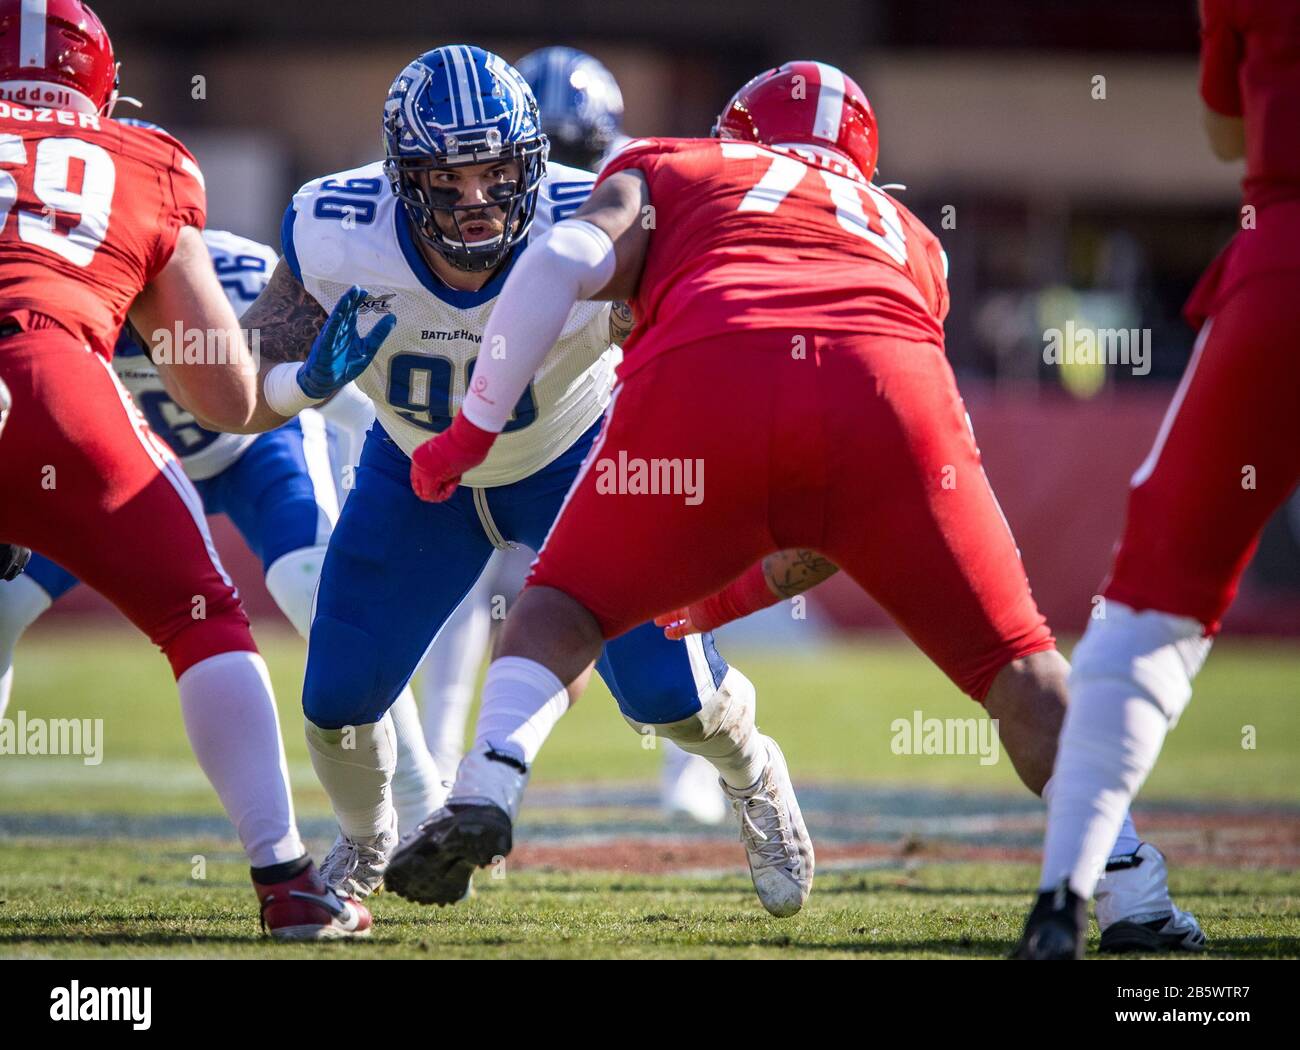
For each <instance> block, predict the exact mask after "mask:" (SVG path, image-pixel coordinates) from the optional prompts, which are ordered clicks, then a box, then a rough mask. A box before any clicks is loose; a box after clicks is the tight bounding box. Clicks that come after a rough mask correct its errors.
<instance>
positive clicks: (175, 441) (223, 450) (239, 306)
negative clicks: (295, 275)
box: [113, 230, 279, 481]
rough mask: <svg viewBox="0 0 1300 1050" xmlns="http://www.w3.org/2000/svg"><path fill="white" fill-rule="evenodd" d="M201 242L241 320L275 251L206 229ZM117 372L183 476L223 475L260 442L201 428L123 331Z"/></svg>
mask: <svg viewBox="0 0 1300 1050" xmlns="http://www.w3.org/2000/svg"><path fill="white" fill-rule="evenodd" d="M203 241H204V243H205V244H206V245H207V246H208V252H209V253H210V254H211V255H212V265H213V267H214V268H215V269H216V271H217V277H218V279H219V280H220V281H221V287H222V288H224V289H225V291H226V298H227V299H229V300H230V305H231V306H233V307H234V308H235V315H236V316H237V317H238V316H240V315H242V314H243V312H244V311H245V310H247V309H248V308H249V307H250V306H252V305H253V301H254V300H255V299H256V298H257V297H258V296H259V295H261V293H262V289H263V288H265V287H266V283H267V281H269V280H270V279H271V271H272V270H274V269H275V264H276V262H278V261H279V256H278V255H277V254H276V252H275V249H274V248H269V247H267V246H266V245H265V244H259V243H258V242H257V241H250V240H249V239H248V238H247V237H239V236H237V235H236V234H233V233H226V232H225V231H224V230H204V231H203ZM113 370H114V371H115V372H116V373H117V377H118V378H119V379H120V380H121V381H122V385H123V386H125V387H126V389H127V390H128V391H130V393H131V398H132V400H134V401H135V403H136V405H137V406H138V407H139V409H140V411H141V412H143V413H144V416H145V418H146V419H147V420H148V421H149V425H150V426H151V427H152V428H153V430H154V431H155V433H157V434H158V436H159V437H161V438H162V439H163V440H164V441H166V442H167V444H168V445H170V446H171V449H172V451H173V452H175V453H176V456H177V458H178V459H179V460H180V461H181V465H182V466H183V467H184V468H185V473H186V474H188V475H189V476H190V477H191V478H193V479H194V480H195V481H202V480H203V479H205V478H211V477H214V476H215V475H217V474H220V473H221V472H222V471H223V470H225V469H226V468H227V467H228V466H230V464H232V463H234V462H235V460H237V459H238V458H239V457H240V456H242V455H243V454H244V452H245V451H246V450H247V449H248V446H249V445H251V444H252V443H253V442H254V441H256V440H257V435H256V434H217V433H214V432H213V431H211V430H204V429H203V428H202V427H201V426H199V424H198V421H197V420H196V419H195V418H194V417H193V416H192V415H191V414H190V413H189V412H187V411H186V410H185V409H183V408H181V406H180V405H178V404H177V403H176V402H175V401H173V400H172V399H171V395H170V394H168V393H167V391H166V389H165V388H164V387H163V382H162V379H161V378H160V377H159V375H158V369H157V368H156V367H154V363H153V362H152V361H151V360H149V355H148V354H147V353H146V352H145V351H144V349H143V348H142V347H141V346H140V344H139V343H137V342H136V341H135V339H134V338H133V337H132V336H131V334H130V333H129V332H128V331H127V330H126V329H125V328H124V329H123V331H122V335H121V336H119V337H118V341H117V347H116V349H115V350H114V351H113Z"/></svg>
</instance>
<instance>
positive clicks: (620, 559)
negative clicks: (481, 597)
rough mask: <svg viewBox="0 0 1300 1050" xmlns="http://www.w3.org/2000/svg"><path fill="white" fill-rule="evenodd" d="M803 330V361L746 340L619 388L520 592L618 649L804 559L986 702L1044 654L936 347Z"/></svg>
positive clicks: (1040, 626) (764, 339)
mask: <svg viewBox="0 0 1300 1050" xmlns="http://www.w3.org/2000/svg"><path fill="white" fill-rule="evenodd" d="M799 334H800V335H801V337H802V340H801V343H802V345H804V346H805V347H806V353H805V354H803V355H800V356H796V355H795V353H792V347H793V346H795V345H797V344H796V343H794V342H793V336H794V333H783V332H746V333H743V334H739V333H738V334H736V335H732V336H727V337H723V338H713V339H709V340H706V341H702V342H698V343H694V344H691V345H689V346H684V347H680V348H677V349H674V350H671V351H668V352H666V353H663V354H661V355H660V356H658V357H654V358H652V359H651V360H649V361H648V362H647V363H646V364H645V365H644V366H642V367H641V368H640V369H639V370H637V371H635V372H634V373H633V374H632V375H630V376H629V377H627V378H626V379H625V380H624V381H623V382H622V383H621V384H620V386H619V388H618V390H617V391H616V393H615V398H614V401H613V403H612V404H611V406H610V411H609V414H608V416H607V417H606V421H605V427H604V429H603V431H602V433H601V436H600V437H599V438H598V439H597V443H596V444H595V445H594V446H593V447H592V450H591V453H590V454H589V455H588V457H587V460H586V462H585V464H584V466H583V469H582V471H581V473H580V474H579V475H578V478H577V479H576V480H575V482H574V486H573V488H572V489H571V490H570V492H569V497H568V500H567V502H566V503H565V505H564V507H563V508H562V509H561V512H560V514H559V516H558V518H557V520H556V522H555V524H554V525H553V527H552V531H551V533H550V535H549V536H548V537H547V540H546V543H545V545H544V546H543V548H542V550H541V552H540V554H539V556H538V559H537V562H536V563H535V565H534V568H533V573H532V576H531V577H530V579H529V584H530V585H531V586H539V585H540V586H547V587H554V588H557V589H559V590H561V591H564V592H565V593H567V594H569V595H570V596H572V597H573V598H574V599H576V600H577V601H579V602H581V603H582V604H583V605H584V606H586V608H587V609H589V610H590V611H591V612H592V614H593V615H594V616H595V617H596V619H597V620H598V621H599V623H600V626H601V630H602V632H603V633H604V635H605V637H606V638H612V637H614V636H616V635H619V634H621V633H623V632H624V631H626V630H628V629H630V628H631V627H633V626H635V625H637V624H639V623H642V622H644V621H646V620H649V619H650V618H651V617H653V616H655V615H656V614H658V613H662V612H667V611H669V610H671V609H676V608H680V607H682V606H685V605H688V604H689V603H691V602H693V601H697V600H699V599H701V598H704V597H706V596H708V595H709V594H712V593H713V592H715V591H717V590H719V589H721V588H722V587H723V586H725V585H726V584H727V583H729V582H730V581H731V580H733V579H734V578H735V577H736V576H738V575H739V574H740V573H741V572H743V571H744V570H745V569H747V568H749V566H751V565H752V564H754V563H755V562H756V561H758V560H759V559H760V558H762V557H764V556H765V555H767V554H769V553H771V552H772V551H776V550H781V549H786V548H796V547H798V548H812V549H815V550H817V551H819V552H821V553H822V554H823V555H825V556H826V557H828V558H830V559H831V560H832V561H834V562H835V563H836V564H837V565H838V566H839V567H840V568H841V569H842V570H843V571H844V572H847V573H848V574H849V575H850V576H851V577H852V578H853V579H854V580H855V581H856V582H857V583H858V584H859V585H860V586H861V587H862V588H863V589H864V590H866V591H867V592H868V593H869V594H870V595H871V596H872V597H873V598H875V599H876V601H878V602H879V603H880V604H881V605H882V606H883V607H884V608H885V609H886V610H887V611H888V612H889V613H890V614H891V615H892V616H893V618H894V619H895V620H896V621H897V623H898V624H899V626H901V627H902V629H903V630H904V631H906V632H907V634H908V635H909V636H910V637H911V638H912V639H913V640H914V641H915V642H916V643H917V645H919V646H920V647H921V649H922V650H924V651H925V653H926V654H927V655H928V656H929V657H930V658H931V659H932V660H933V661H934V662H935V663H936V664H938V666H939V667H940V668H941V669H942V670H943V671H944V672H945V673H946V674H948V676H949V677H950V678H952V680H953V681H954V682H956V683H957V685H958V686H959V687H960V688H961V689H962V690H964V691H965V692H967V693H968V694H970V695H971V696H973V697H975V698H976V699H981V700H982V699H983V697H984V696H985V694H986V693H987V692H988V688H989V686H990V684H991V683H992V681H993V678H994V677H995V676H996V675H997V673H998V671H999V670H1001V668H1002V667H1003V666H1004V665H1005V664H1006V663H1007V662H1008V661H1009V660H1012V659H1015V658H1017V657H1021V656H1026V655H1028V654H1030V653H1034V652H1039V651H1041V650H1044V649H1049V648H1051V647H1052V646H1053V644H1054V643H1053V639H1052V636H1051V633H1050V632H1049V631H1048V629H1047V625H1046V623H1045V621H1044V620H1043V617H1042V615H1041V614H1040V613H1039V612H1038V609H1037V607H1036V605H1035V604H1034V601H1033V598H1032V597H1031V596H1030V593H1029V585H1028V582H1027V580H1026V578H1025V571H1024V568H1023V566H1022V564H1021V562H1020V556H1019V552H1018V551H1017V550H1016V546H1015V542H1014V540H1013V539H1012V536H1011V532H1010V530H1009V529H1008V527H1007V524H1006V521H1005V519H1004V518H1003V516H1002V513H1001V510H1000V509H999V507H998V504H997V501H996V500H995V498H994V496H993V492H992V490H991V489H990V488H989V484H988V481H987V479H986V478H985V476H984V471H983V468H982V467H981V465H980V459H979V452H978V450H977V449H976V447H975V441H974V437H973V436H972V434H971V430H970V424H969V421H968V419H967V416H966V411H965V408H964V406H963V404H962V401H961V397H960V395H959V394H958V391H957V385H956V381H955V379H954V378H953V374H952V370H951V369H950V367H949V366H948V362H947V359H946V358H945V357H944V354H943V351H942V349H941V348H940V347H938V346H936V345H933V344H931V343H924V342H912V341H909V340H903V339H896V338H887V337H880V336H850V335H836V336H831V335H809V334H808V333H799ZM644 346H645V344H644V343H643V344H642V348H643V349H644ZM655 488H658V489H659V492H658V493H655V492H654V491H646V490H647V489H650V490H653V489H655ZM665 489H668V490H670V491H664V490H665Z"/></svg>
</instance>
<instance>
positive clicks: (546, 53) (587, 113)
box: [516, 47, 623, 171]
mask: <svg viewBox="0 0 1300 1050" xmlns="http://www.w3.org/2000/svg"><path fill="white" fill-rule="evenodd" d="M516 68H517V69H518V70H519V73H520V74H521V75H522V76H523V78H524V79H525V80H526V81H528V86H529V87H531V88H532V89H533V95H534V97H535V98H536V99H537V104H538V105H539V106H540V107H541V109H542V130H543V131H545V132H546V137H547V138H548V139H549V140H550V142H551V159H552V160H554V161H557V162H558V163H560V164H571V165H573V166H574V167H575V168H586V169H587V170H589V171H594V170H595V169H596V168H597V167H598V166H599V165H600V162H601V160H602V158H603V157H604V156H605V154H606V153H608V152H609V149H610V147H611V146H613V145H614V144H615V142H616V141H617V139H618V138H619V137H620V136H621V135H622V133H623V93H622V92H621V91H619V89H618V81H616V80H615V79H614V74H613V73H611V72H610V71H609V70H608V69H606V68H605V67H604V66H603V65H601V63H600V62H599V61H598V60H596V59H595V58H592V56H591V55H589V54H587V53H586V52H585V51H578V50H577V49H576V48H572V47H544V48H542V49H541V50H539V51H533V52H532V53H530V54H527V55H525V56H524V57H523V58H521V59H520V60H519V64H518V66H517V67H516Z"/></svg>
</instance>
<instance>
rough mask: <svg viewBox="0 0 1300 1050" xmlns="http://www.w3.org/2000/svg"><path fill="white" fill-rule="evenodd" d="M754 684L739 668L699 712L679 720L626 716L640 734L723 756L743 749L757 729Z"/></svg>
mask: <svg viewBox="0 0 1300 1050" xmlns="http://www.w3.org/2000/svg"><path fill="white" fill-rule="evenodd" d="M755 706H756V696H755V693H754V686H753V683H752V682H750V680H749V679H748V678H746V677H745V676H744V675H743V674H741V673H740V672H739V671H738V670H736V668H734V667H732V668H730V669H729V670H728V671H727V676H726V677H725V678H724V679H723V680H722V685H720V686H719V687H718V688H717V689H715V690H714V691H713V694H712V695H711V696H709V697H708V698H707V699H706V700H704V701H703V702H702V703H701V705H700V709H699V711H697V712H696V713H695V714H693V715H690V716H688V717H687V718H682V719H679V720H678V721H676V722H658V723H654V722H638V721H637V720H636V719H634V718H630V717H628V716H627V715H626V714H625V715H624V716H623V719H624V720H625V721H626V722H627V724H628V725H630V726H631V727H632V728H633V729H635V730H636V731H637V732H638V733H641V734H643V735H644V734H648V733H653V734H654V735H655V736H657V737H663V738H665V739H666V740H671V741H672V742H673V743H674V744H676V745H677V746H678V747H680V748H681V749H682V750H683V751H689V752H690V753H691V754H693V755H702V756H703V757H705V758H722V757H725V756H727V755H731V754H734V753H735V752H736V751H738V750H740V749H743V748H744V747H745V746H746V745H747V744H748V742H749V738H750V737H751V736H752V735H753V734H754V733H755V732H756V731H757V730H756V727H755V724H754V711H755Z"/></svg>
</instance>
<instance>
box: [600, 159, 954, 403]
mask: <svg viewBox="0 0 1300 1050" xmlns="http://www.w3.org/2000/svg"><path fill="white" fill-rule="evenodd" d="M630 168H634V169H638V170H639V171H640V172H641V173H642V174H643V175H644V176H645V178H646V182H647V184H648V186H649V190H650V205H651V207H653V208H654V212H655V226H654V232H653V233H652V234H651V236H650V247H649V249H648V251H647V254H646V260H645V267H644V269H643V270H642V273H641V280H640V286H639V288H638V291H637V294H636V297H635V299H633V301H632V308H633V310H634V312H635V313H636V320H637V328H636V330H635V331H634V332H633V333H632V336H631V338H630V339H629V340H628V342H627V343H626V344H625V345H624V347H623V354H624V359H625V360H624V364H623V367H622V368H621V369H620V374H621V375H623V376H625V377H626V376H627V375H630V374H631V372H632V371H634V370H635V369H637V368H639V367H640V366H641V364H643V363H644V361H645V360H648V359H649V356H650V355H651V354H653V353H657V352H659V351H662V350H666V349H669V348H672V347H677V346H681V345H684V344H686V343H693V342H697V341H699V340H702V339H708V338H710V337H713V336H718V335H723V334H725V333H729V332H737V331H744V330H746V329H749V330H781V329H790V330H792V331H796V332H797V331H802V332H804V333H809V332H814V331H816V332H844V333H861V334H868V335H884V336H896V337H899V338H903V339H921V340H928V341H931V342H936V343H939V344H940V345H942V344H943V319H944V316H945V315H946V314H947V312H948V285H947V280H946V273H947V259H946V257H945V256H944V253H943V250H942V248H941V247H940V246H939V242H938V239H937V238H936V237H935V236H934V234H933V233H931V232H930V231H929V230H928V229H927V228H926V227H925V225H924V224H923V223H922V222H921V221H920V220H919V219H917V218H916V217H915V216H914V215H912V213H911V212H909V211H908V210H907V209H906V208H905V207H903V205H902V204H900V203H899V202H898V201H896V200H895V199H894V198H893V197H891V196H889V194H887V193H886V192H885V191H884V190H882V189H880V188H879V187H877V186H874V185H871V184H870V183H868V182H867V181H866V180H865V179H864V178H863V177H862V176H861V175H860V174H859V173H858V172H857V170H856V169H855V168H853V167H852V166H851V165H849V164H848V163H847V162H845V161H844V160H843V159H842V158H839V157H838V155H836V154H833V153H831V152H830V151H822V150H813V149H808V148H803V147H797V146H789V147H769V146H762V145H759V144H757V143H753V142H734V141H727V140H722V139H636V140H634V141H632V142H630V143H628V144H627V145H626V146H624V147H623V149H622V150H621V151H620V152H619V153H618V154H617V155H616V156H614V157H611V158H610V159H609V161H608V162H607V163H606V165H605V167H604V168H602V169H601V173H600V177H599V181H602V182H603V181H604V180H605V179H607V178H609V177H610V176H611V175H614V174H615V173H617V172H620V171H626V170H628V169H630ZM774 264H775V265H774Z"/></svg>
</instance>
